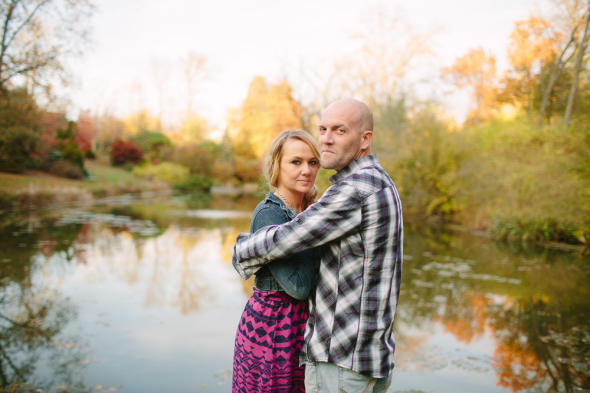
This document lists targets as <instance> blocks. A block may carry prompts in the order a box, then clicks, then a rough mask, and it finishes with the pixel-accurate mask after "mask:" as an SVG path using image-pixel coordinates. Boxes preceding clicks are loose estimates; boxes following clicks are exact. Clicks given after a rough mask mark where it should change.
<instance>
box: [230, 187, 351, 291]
mask: <svg viewBox="0 0 590 393" xmlns="http://www.w3.org/2000/svg"><path fill="white" fill-rule="evenodd" d="M361 221H362V201H361V199H360V197H359V195H358V192H357V190H356V189H355V188H354V187H353V186H352V185H350V184H348V183H346V182H344V181H342V182H339V183H336V184H334V185H332V186H331V187H329V188H328V189H327V190H326V192H325V193H324V195H323V196H322V197H321V198H320V200H319V201H317V202H316V203H314V204H312V205H311V206H310V207H309V208H307V210H305V211H304V212H302V213H300V214H299V215H298V216H297V217H295V218H294V219H293V220H292V221H289V222H288V223H285V224H282V225H271V226H267V227H264V228H261V229H260V230H258V231H256V232H255V233H252V234H247V233H241V234H240V235H238V238H237V240H236V244H235V245H234V254H233V258H232V264H233V266H234V268H235V269H236V270H237V271H238V273H239V274H240V276H241V277H242V278H243V279H244V280H246V279H248V277H250V276H251V275H252V274H254V273H255V272H256V271H257V270H258V269H259V268H260V267H261V266H263V265H265V264H267V263H269V262H270V261H272V260H275V259H280V258H286V257H288V256H289V255H293V254H295V253H298V252H300V251H303V250H307V249H309V248H314V247H318V246H321V245H323V244H326V243H329V242H331V241H333V240H336V239H338V238H340V237H342V236H346V235H348V234H349V233H352V232H354V231H358V230H359V228H360V225H361Z"/></svg>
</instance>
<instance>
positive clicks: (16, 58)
mask: <svg viewBox="0 0 590 393" xmlns="http://www.w3.org/2000/svg"><path fill="white" fill-rule="evenodd" d="M93 9H94V6H93V5H92V2H91V0H67V1H66V0H0V19H1V20H2V23H1V24H0V90H6V89H7V83H8V82H9V81H11V80H13V79H14V78H16V77H19V76H20V77H24V78H25V79H26V80H27V81H28V82H29V83H30V85H31V87H35V86H43V87H45V88H49V87H50V85H51V80H52V79H53V78H54V77H61V80H62V82H65V81H66V80H67V72H66V67H65V63H64V61H65V59H66V58H67V57H69V56H72V55H76V54H79V53H80V52H81V50H82V49H83V47H84V44H85V43H86V42H87V41H88V33H89V23H88V22H87V20H88V19H89V17H90V16H91V14H92V12H93Z"/></svg>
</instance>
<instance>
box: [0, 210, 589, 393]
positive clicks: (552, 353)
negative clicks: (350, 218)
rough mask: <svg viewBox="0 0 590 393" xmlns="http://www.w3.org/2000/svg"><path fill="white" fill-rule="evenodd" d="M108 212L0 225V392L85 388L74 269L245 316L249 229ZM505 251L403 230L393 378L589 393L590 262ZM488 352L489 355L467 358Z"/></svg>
mask: <svg viewBox="0 0 590 393" xmlns="http://www.w3.org/2000/svg"><path fill="white" fill-rule="evenodd" d="M199 203H200V202H199ZM208 203H210V204H212V205H213V204H214V203H218V201H215V200H211V201H208ZM236 203H237V202H236ZM240 203H242V202H240ZM248 203H249V204H252V203H251V202H248ZM232 206H233V205H232ZM197 207H198V208H201V207H205V206H201V205H198V206H197ZM248 208H250V206H248ZM102 209H104V210H98V211H96V212H94V213H88V212H68V213H67V214H66V215H65V216H62V217H61V218H60V219H59V220H58V221H55V220H54V221H43V220H41V219H39V220H37V221H35V222H34V224H33V225H25V226H17V225H13V224H10V225H4V226H2V225H1V224H0V239H2V241H0V261H1V262H2V264H1V265H0V268H1V270H0V275H1V281H0V382H1V384H0V385H2V386H4V387H5V388H6V389H7V390H9V388H10V384H11V383H13V382H14V379H15V378H16V376H17V375H20V376H21V379H22V380H28V381H29V382H30V385H29V386H40V388H41V389H44V391H45V390H50V389H55V386H57V385H62V386H64V387H67V388H68V391H84V390H85V389H87V388H85V387H84V384H83V377H82V375H81V371H83V369H84V364H83V363H85V362H86V358H87V356H86V352H87V351H86V349H85V348H87V346H86V345H85V344H84V343H83V339H81V338H80V337H76V336H73V335H71V334H70V335H68V334H66V333H65V331H66V330H67V328H66V326H67V325H68V324H71V322H72V321H73V320H74V319H75V318H76V309H75V307H74V306H73V305H72V304H71V303H70V302H68V300H67V299H65V298H64V297H63V295H60V291H59V288H60V287H59V284H58V282H57V279H55V278H52V277H55V276H60V275H63V272H64V271H66V268H68V267H69V266H73V265H75V264H84V266H83V269H79V270H78V271H77V273H78V276H77V278H76V280H81V281H82V282H83V281H86V280H88V282H93V283H96V282H102V283H103V285H111V283H113V286H115V285H116V283H115V282H118V283H122V284H123V285H124V286H126V287H129V288H131V287H133V291H132V292H133V293H134V294H137V295H138V298H139V302H140V304H141V303H143V305H145V307H147V308H152V307H153V308H154V309H156V308H172V309H174V310H177V312H178V313H179V314H181V315H186V314H191V313H197V314H198V313H199V312H200V311H202V309H203V308H206V307H208V306H211V305H213V306H215V304H216V302H219V301H220V299H221V301H220V302H219V304H230V303H231V302H235V303H240V304H243V302H245V298H246V297H247V296H248V295H249V294H250V292H251V288H252V283H251V282H241V284H240V280H239V279H238V278H237V275H236V273H235V272H234V271H233V269H232V268H231V266H230V265H229V263H230V261H231V253H232V249H233V244H234V241H235V238H236V237H237V235H238V233H239V232H243V231H247V230H248V224H249V220H248V219H239V220H238V219H236V220H232V219H225V220H222V221H216V220H213V219H210V220H205V219H202V220H201V219H195V218H191V217H189V216H188V215H179V214H176V213H178V210H174V209H178V206H176V205H173V206H171V207H168V208H162V207H160V206H157V205H153V206H152V205H148V204H146V205H132V206H127V207H120V208H117V209H111V208H110V207H106V206H105V207H102ZM109 209H111V210H109ZM166 209H169V210H166ZM219 209H220V210H222V209H227V207H225V206H224V205H223V204H220V205H219ZM252 210H253V207H252ZM170 211H172V213H170ZM6 239H9V241H6ZM12 239H14V241H10V240H12ZM510 247H511V248H510V249H506V247H505V246H502V245H497V244H493V243H490V242H489V240H487V239H483V238H479V237H477V236H473V235H470V234H465V233H451V232H448V231H440V232H437V231H435V230H432V229H428V228H414V227H412V226H411V225H406V234H405V242H404V253H405V254H406V257H405V260H404V272H403V275H402V292H401V296H400V304H399V308H398V311H397V315H396V322H395V329H396V343H397V345H398V350H397V351H396V366H397V369H398V370H400V369H402V371H403V369H404V368H406V369H407V368H410V367H412V366H413V367H415V368H417V369H419V370H421V371H426V372H428V373H429V374H434V372H435V371H436V370H439V369H441V368H444V367H457V368H460V369H462V370H464V371H468V372H474V373H488V374H490V375H492V376H494V378H495V381H496V384H497V385H498V386H499V387H500V388H503V389H506V390H511V391H514V392H517V391H530V392H533V391H534V392H573V391H575V389H576V388H584V389H590V287H589V286H588V285H587V283H588V282H589V281H590V280H589V279H590V273H589V266H588V259H587V256H586V257H584V256H581V257H579V258H578V257H576V256H575V255H572V254H571V253H564V252H558V251H554V250H553V251H552V250H548V249H537V248H528V249H527V248H522V247H521V248H518V247H514V246H510ZM584 258H586V259H584ZM60 264H62V265H63V269H59V267H60V266H61V265H60ZM56 271H59V273H56ZM212 278H214V279H212ZM52 280H53V281H52ZM228 296H229V297H231V300H230V301H229V302H226V303H224V301H226V300H227V299H228ZM232 296H233V297H232ZM224 299H225V300H224ZM231 304H233V303H231ZM139 322H141V321H139ZM437 331H440V332H442V333H445V334H447V336H446V337H445V336H442V338H440V337H441V336H440V335H439V336H436V333H433V332H437ZM448 335H452V336H453V337H454V338H455V339H456V341H457V342H458V343H460V344H461V345H462V347H461V348H459V346H458V345H457V348H453V349H458V350H456V351H454V352H451V351H446V352H445V350H443V349H441V346H444V345H445V344H446V342H444V343H443V342H442V341H436V340H439V339H440V340H449V336H448ZM433 336H436V340H433V339H432V337H433ZM482 342H483V343H484V345H483V346H486V345H488V346H492V348H486V349H483V350H479V351H480V352H478V350H475V349H474V350H473V351H472V350H471V349H472V348H476V347H478V345H479V343H482ZM474 354H475V355H474ZM198 355H199V354H196V356H198ZM229 358H230V359H231V355H229ZM42 364H47V365H49V366H50V367H51V368H52V369H51V370H46V369H44V368H43V367H42V366H41V365H42ZM398 372H399V371H398ZM476 375H483V374H476ZM41 382H42V384H41ZM121 382H123V381H121Z"/></svg>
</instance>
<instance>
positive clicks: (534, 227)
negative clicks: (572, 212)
mask: <svg viewBox="0 0 590 393" xmlns="http://www.w3.org/2000/svg"><path fill="white" fill-rule="evenodd" d="M580 233H582V232H581V231H580V228H579V226H577V225H575V224H572V223H567V222H557V221H556V220H551V219H547V220H543V219H535V218H530V217H504V216H499V217H496V219H495V220H494V222H493V224H492V236H493V237H494V238H496V239H498V240H502V241H522V242H536V243H544V242H563V243H571V244H576V243H579V242H581V243H583V241H582V239H580V238H579V236H577V235H579V234H580Z"/></svg>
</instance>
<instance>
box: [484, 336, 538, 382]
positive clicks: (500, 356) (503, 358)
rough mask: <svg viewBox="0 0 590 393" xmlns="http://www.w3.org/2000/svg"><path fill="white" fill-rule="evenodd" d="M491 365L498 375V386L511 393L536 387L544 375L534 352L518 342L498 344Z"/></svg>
mask: <svg viewBox="0 0 590 393" xmlns="http://www.w3.org/2000/svg"><path fill="white" fill-rule="evenodd" d="M492 364H493V366H494V368H496V373H497V374H498V385H500V386H502V387H505V388H509V389H510V390H512V391H513V392H518V391H520V390H524V389H528V388H532V387H534V386H536V385H537V384H538V382H539V381H538V380H539V379H540V378H541V377H543V375H544V374H545V370H544V369H543V367H541V361H540V360H539V358H538V357H537V355H536V354H535V352H534V351H533V350H532V349H531V348H529V347H528V346H527V344H526V343H523V342H522V341H520V340H514V341H501V342H499V343H498V346H497V347H496V351H495V352H494V356H493V358H492Z"/></svg>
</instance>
